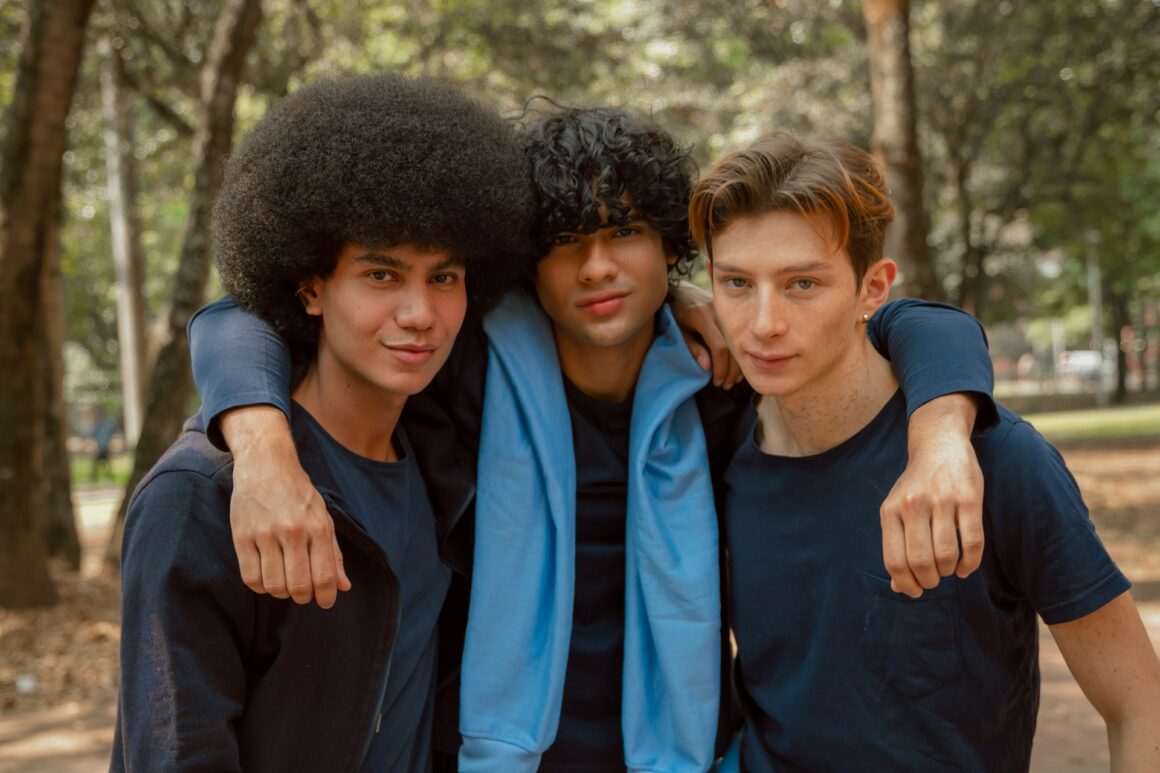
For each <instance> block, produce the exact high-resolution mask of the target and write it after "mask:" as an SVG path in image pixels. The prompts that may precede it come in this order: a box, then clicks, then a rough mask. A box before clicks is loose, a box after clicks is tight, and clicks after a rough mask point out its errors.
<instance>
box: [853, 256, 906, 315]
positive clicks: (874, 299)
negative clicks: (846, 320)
mask: <svg viewBox="0 0 1160 773" xmlns="http://www.w3.org/2000/svg"><path fill="white" fill-rule="evenodd" d="M896 276H898V264H896V263H895V262H894V261H893V260H891V259H890V258H881V259H879V260H878V261H876V262H875V263H873V264H871V265H870V267H869V268H868V269H866V275H865V276H863V277H862V297H861V298H860V299H859V303H858V314H859V316H861V315H862V314H867V315H870V316H873V315H874V312H876V311H878V307H880V306H881V305H882V304H884V303H886V301H887V300H888V299H889V298H890V288H891V286H892V285H893V284H894V278H895V277H896Z"/></svg>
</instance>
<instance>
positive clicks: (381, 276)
mask: <svg viewBox="0 0 1160 773" xmlns="http://www.w3.org/2000/svg"><path fill="white" fill-rule="evenodd" d="M367 277H368V278H369V279H372V280H374V281H375V282H389V281H391V280H392V279H394V278H395V272H393V271H387V270H386V269H383V268H380V269H376V270H374V271H368V272H367Z"/></svg>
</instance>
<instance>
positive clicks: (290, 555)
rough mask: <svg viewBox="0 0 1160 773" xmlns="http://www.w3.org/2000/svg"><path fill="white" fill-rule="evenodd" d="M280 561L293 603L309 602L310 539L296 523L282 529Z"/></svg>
mask: <svg viewBox="0 0 1160 773" xmlns="http://www.w3.org/2000/svg"><path fill="white" fill-rule="evenodd" d="M281 534H282V563H283V565H284V567H285V571H286V591H287V593H289V595H290V598H292V599H294V603H295V604H309V603H310V601H311V599H313V598H314V585H313V580H312V578H311V576H310V541H309V539H308V538H307V536H306V531H305V529H303V528H302V527H301V526H300V525H298V524H291V525H289V526H286V527H284V528H283V529H282V532H281Z"/></svg>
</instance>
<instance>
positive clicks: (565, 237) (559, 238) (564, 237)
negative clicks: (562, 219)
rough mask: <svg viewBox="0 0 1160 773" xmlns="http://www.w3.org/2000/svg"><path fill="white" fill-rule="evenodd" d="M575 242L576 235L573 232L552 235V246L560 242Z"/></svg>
mask: <svg viewBox="0 0 1160 773" xmlns="http://www.w3.org/2000/svg"><path fill="white" fill-rule="evenodd" d="M575 243H576V237H575V236H573V235H572V234H556V235H555V236H553V237H552V246H553V247H554V246H556V245H558V244H575Z"/></svg>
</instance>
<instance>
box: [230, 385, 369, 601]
mask: <svg viewBox="0 0 1160 773" xmlns="http://www.w3.org/2000/svg"><path fill="white" fill-rule="evenodd" d="M218 423H219V428H220V429H221V433H222V437H223V438H224V439H225V441H226V443H227V445H229V447H230V451H231V452H232V453H233V456H234V493H233V497H232V498H231V500H230V528H231V531H232V532H233V540H234V550H235V552H236V553H237V555H238V566H239V568H240V569H241V572H242V581H243V582H245V583H246V586H247V587H249V588H250V589H251V590H253V591H255V592H257V593H269V594H270V595H271V596H274V597H276V598H280V599H284V598H287V597H290V598H293V599H294V601H295V602H297V603H299V604H308V603H309V602H310V600H311V598H314V599H315V600H317V602H318V606H320V607H323V608H324V609H328V608H330V607H332V606H333V605H334V602H335V599H336V597H337V595H338V591H339V590H344V591H345V590H350V580H349V579H348V578H347V576H346V572H345V571H344V570H343V566H342V552H341V551H340V550H339V548H338V540H337V539H336V538H335V535H334V522H333V521H332V520H331V518H330V513H329V512H327V510H326V505H325V504H323V502H322V497H321V496H320V495H319V494H318V490H317V489H315V488H314V485H313V484H312V483H311V482H310V478H309V477H307V475H306V473H305V471H303V469H302V465H301V463H300V462H299V461H298V450H297V448H296V447H295V446H294V440H293V438H291V436H290V425H289V424H287V422H286V417H285V416H284V415H283V414H282V412H281V411H280V410H278V409H277V408H275V407H273V406H270V405H251V406H246V407H243V408H236V409H234V410H231V411H227V412H226V413H224V414H222V415H221V416H220V417H219V418H218Z"/></svg>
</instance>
